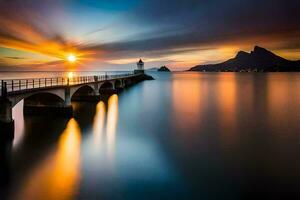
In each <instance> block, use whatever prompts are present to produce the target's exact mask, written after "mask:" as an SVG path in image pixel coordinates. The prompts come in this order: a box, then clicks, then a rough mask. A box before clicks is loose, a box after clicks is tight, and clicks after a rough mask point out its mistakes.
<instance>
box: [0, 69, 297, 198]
mask: <svg viewBox="0 0 300 200" xmlns="http://www.w3.org/2000/svg"><path fill="white" fill-rule="evenodd" d="M153 76H154V77H155V79H156V80H154V81H146V82H143V83H140V84H138V85H135V86H133V87H131V88H129V89H127V90H125V91H124V92H123V93H121V94H119V95H113V96H111V97H110V99H109V100H108V102H102V101H100V102H98V103H74V104H73V106H74V108H75V116H74V118H72V119H64V118H49V117H48V118H47V117H29V116H26V117H23V114H22V102H20V103H19V104H18V105H17V106H16V107H15V108H14V118H15V123H16V133H15V134H16V135H15V140H14V142H13V146H12V152H11V154H10V155H9V156H8V158H9V159H10V161H11V164H10V165H9V167H8V168H9V170H7V172H5V174H9V175H10V176H9V179H8V183H7V184H6V185H7V187H6V188H3V189H2V190H3V193H4V196H5V198H8V199H26V200H27V199H30V200H31V199H41V200H45V199H46V200H47V199H55V200H60V199H63V200H65V199H84V200H86V199H92V200H93V199H262V198H263V199H277V198H279V197H285V199H288V198H289V197H292V196H296V195H298V197H299V192H300V159H299V155H300V125H299V123H300V74H299V73H263V74H252V73H174V74H168V73H160V74H158V73H154V74H153ZM1 164H2V163H1ZM295 199H296V198H295Z"/></svg>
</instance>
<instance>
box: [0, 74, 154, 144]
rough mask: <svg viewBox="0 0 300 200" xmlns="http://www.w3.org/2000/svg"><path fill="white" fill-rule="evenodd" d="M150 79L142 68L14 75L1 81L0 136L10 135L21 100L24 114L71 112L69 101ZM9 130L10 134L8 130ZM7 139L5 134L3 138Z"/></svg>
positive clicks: (85, 98) (62, 113)
mask: <svg viewBox="0 0 300 200" xmlns="http://www.w3.org/2000/svg"><path fill="white" fill-rule="evenodd" d="M149 78H150V79H151V78H152V77H149V76H147V75H145V74H144V72H143V71H137V70H136V71H134V72H130V73H123V74H116V75H101V76H98V75H97V76H96V75H95V76H80V77H72V78H70V77H69V78H66V77H55V78H32V79H14V80H2V81H1V96H0V133H1V134H0V135H1V136H0V139H1V137H3V135H2V132H8V133H10V134H9V135H8V136H6V137H8V138H9V139H12V138H13V132H14V120H13V118H12V109H13V107H14V106H15V105H16V104H18V103H19V102H20V101H22V100H23V101H24V104H23V105H24V108H23V109H24V114H50V113H51V114H54V115H64V116H72V114H73V108H72V104H71V102H72V101H91V100H99V99H100V98H101V97H102V96H106V95H109V94H112V93H117V92H118V91H120V90H122V89H123V88H125V87H128V86H130V85H133V84H135V83H137V82H140V81H143V80H146V79H149ZM11 133H12V134H11ZM6 139H7V138H6Z"/></svg>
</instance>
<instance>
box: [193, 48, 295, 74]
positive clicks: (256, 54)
mask: <svg viewBox="0 0 300 200" xmlns="http://www.w3.org/2000/svg"><path fill="white" fill-rule="evenodd" d="M189 71H213V72H215V71H262V72H274V71H282V72H289V71H300V60H298V61H290V60H287V59H284V58H282V57H280V56H277V55H275V54H274V53H272V52H271V51H268V50H266V49H264V48H262V47H259V46H255V47H254V50H253V51H251V52H250V53H247V52H244V51H240V52H238V54H237V55H236V57H235V58H232V59H229V60H227V61H225V62H223V63H219V64H210V65H197V66H195V67H193V68H191V69H190V70H189Z"/></svg>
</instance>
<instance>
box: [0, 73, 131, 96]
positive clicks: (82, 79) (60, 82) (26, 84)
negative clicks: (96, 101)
mask: <svg viewBox="0 0 300 200" xmlns="http://www.w3.org/2000/svg"><path fill="white" fill-rule="evenodd" d="M133 76H137V74H134V73H133V72H130V73H126V74H116V75H101V76H98V75H97V76H78V77H72V78H67V77H55V78H31V79H10V80H1V83H0V84H1V87H0V95H2V94H3V93H2V91H3V90H7V95H14V94H19V93H26V92H31V91H33V90H34V91H37V90H44V89H52V88H60V87H66V86H77V85H82V84H87V83H97V82H103V81H111V80H115V79H123V78H129V77H133ZM5 88H6V89H5Z"/></svg>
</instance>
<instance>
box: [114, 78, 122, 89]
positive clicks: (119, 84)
mask: <svg viewBox="0 0 300 200" xmlns="http://www.w3.org/2000/svg"><path fill="white" fill-rule="evenodd" d="M115 88H116V89H120V88H123V81H122V79H117V80H116V81H115Z"/></svg>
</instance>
